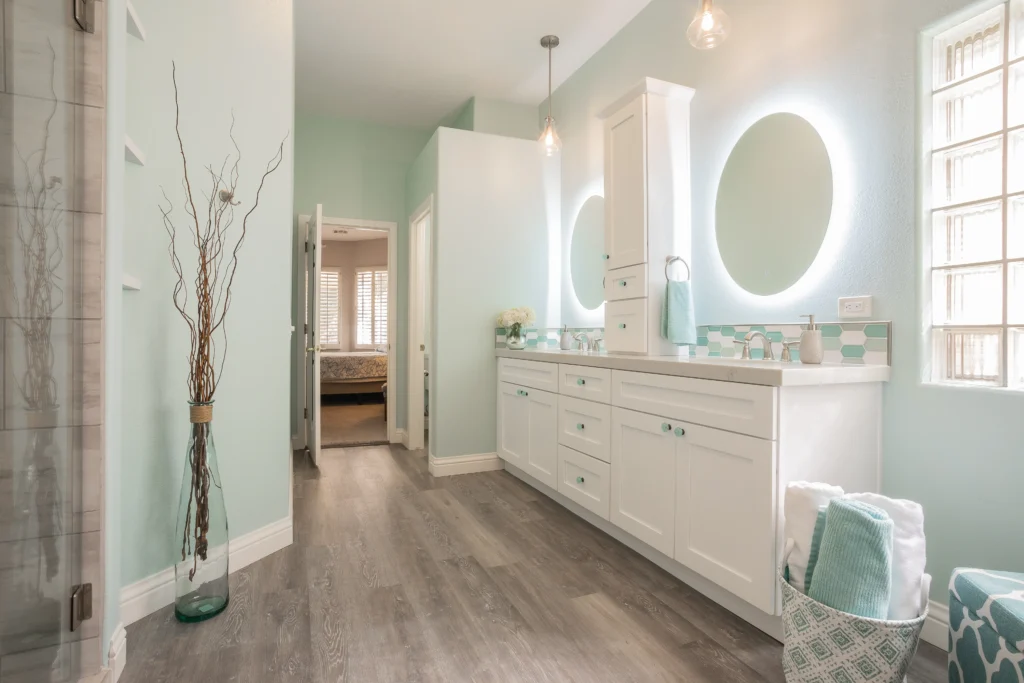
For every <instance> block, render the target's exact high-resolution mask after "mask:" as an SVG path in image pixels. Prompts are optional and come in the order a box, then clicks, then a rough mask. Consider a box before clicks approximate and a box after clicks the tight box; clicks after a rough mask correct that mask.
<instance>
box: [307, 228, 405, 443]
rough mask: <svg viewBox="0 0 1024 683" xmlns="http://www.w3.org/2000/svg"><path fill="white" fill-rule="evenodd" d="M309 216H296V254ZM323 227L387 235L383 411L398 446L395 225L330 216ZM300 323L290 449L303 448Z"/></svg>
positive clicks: (390, 439)
mask: <svg viewBox="0 0 1024 683" xmlns="http://www.w3.org/2000/svg"><path fill="white" fill-rule="evenodd" d="M310 218H311V216H310V215H309V214H299V224H298V230H296V254H304V253H305V251H304V249H305V243H306V234H307V233H308V228H307V225H308V223H309V219H310ZM323 225H324V227H325V228H326V227H328V226H330V227H332V228H369V229H372V230H381V231H386V232H387V237H388V398H387V411H388V442H389V443H398V442H399V438H398V427H397V419H396V418H397V407H398V396H397V395H396V394H397V392H396V391H395V390H396V388H397V387H396V386H395V380H396V379H397V378H398V351H399V349H398V344H397V342H396V340H397V330H396V329H395V324H396V323H397V322H398V320H397V318H398V301H397V294H398V277H397V276H398V223H393V222H391V221H372V220H364V219H356V218H334V217H331V216H324V217H323ZM296 261H297V262H299V263H302V264H303V266H302V267H301V268H297V271H298V272H297V273H296V280H295V300H296V304H297V306H298V308H297V310H298V311H299V312H300V314H301V311H303V310H304V308H305V306H306V305H307V304H306V279H305V278H306V270H305V259H299V258H298V257H296ZM299 324H300V321H299V320H296V321H295V330H296V332H295V334H296V339H297V340H301V343H297V344H296V345H295V348H296V354H295V359H294V365H295V368H296V376H297V378H298V387H297V393H298V396H299V397H301V398H300V399H299V400H296V402H295V412H296V414H295V417H296V420H297V422H296V425H297V426H298V427H299V429H298V432H299V433H298V434H293V435H292V448H293V450H300V449H302V448H305V447H306V445H307V444H306V430H305V424H306V423H305V420H306V418H305V417H304V416H303V410H304V409H305V408H306V398H305V397H306V395H307V391H306V389H307V387H306V375H305V371H304V370H302V369H303V368H304V367H305V362H306V345H307V344H306V333H305V332H304V331H301V330H299Z"/></svg>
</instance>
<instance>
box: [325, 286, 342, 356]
mask: <svg viewBox="0 0 1024 683" xmlns="http://www.w3.org/2000/svg"><path fill="white" fill-rule="evenodd" d="M320 273H321V277H322V275H323V273H334V274H335V275H336V276H337V278H338V301H337V306H338V343H337V344H327V343H324V342H321V344H320V346H321V348H325V349H330V350H332V351H337V350H339V349H341V348H343V346H344V342H343V341H342V340H343V339H344V338H345V337H344V334H345V309H344V307H343V305H342V302H343V301H344V300H345V294H344V290H345V284H344V282H343V281H342V277H341V268H338V267H337V266H321V267H320ZM323 324H324V321H323V320H321V321H320V325H321V326H323ZM320 337H321V339H325V338H326V337H325V335H324V334H323V331H321V334H320Z"/></svg>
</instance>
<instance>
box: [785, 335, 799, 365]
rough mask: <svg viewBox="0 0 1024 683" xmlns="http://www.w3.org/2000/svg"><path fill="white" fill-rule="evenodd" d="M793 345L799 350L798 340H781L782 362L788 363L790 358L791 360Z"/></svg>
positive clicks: (790, 360)
mask: <svg viewBox="0 0 1024 683" xmlns="http://www.w3.org/2000/svg"><path fill="white" fill-rule="evenodd" d="M793 347H796V349H797V350H799V349H800V342H799V341H798V340H794V341H784V342H782V362H783V363H790V362H792V360H793Z"/></svg>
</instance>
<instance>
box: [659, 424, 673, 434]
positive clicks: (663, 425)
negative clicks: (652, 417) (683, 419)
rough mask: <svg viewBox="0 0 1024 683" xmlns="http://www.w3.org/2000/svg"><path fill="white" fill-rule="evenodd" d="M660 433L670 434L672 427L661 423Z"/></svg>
mask: <svg viewBox="0 0 1024 683" xmlns="http://www.w3.org/2000/svg"><path fill="white" fill-rule="evenodd" d="M661 431H663V432H671V431H672V425H670V424H669V423H668V422H662V423H661Z"/></svg>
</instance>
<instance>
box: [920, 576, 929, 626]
mask: <svg viewBox="0 0 1024 683" xmlns="http://www.w3.org/2000/svg"><path fill="white" fill-rule="evenodd" d="M931 594H932V575H931V574H925V575H924V576H922V577H921V609H920V611H919V612H918V613H917V616H921V615H922V614H924V613H925V612H927V611H928V602H929V601H930V599H931Z"/></svg>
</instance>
